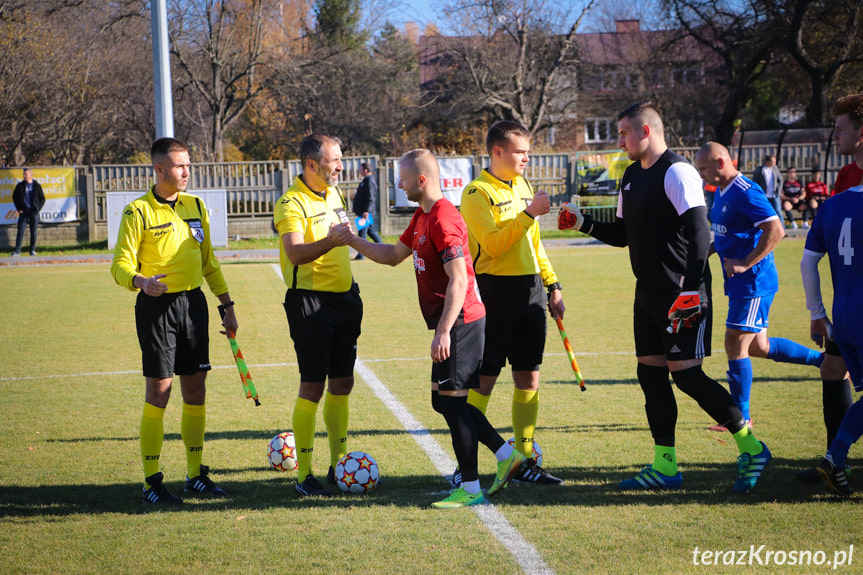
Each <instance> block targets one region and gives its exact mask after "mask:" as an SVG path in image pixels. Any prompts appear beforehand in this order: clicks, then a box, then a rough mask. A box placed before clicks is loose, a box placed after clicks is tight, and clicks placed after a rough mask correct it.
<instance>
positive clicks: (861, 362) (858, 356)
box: [836, 342, 863, 391]
mask: <svg viewBox="0 0 863 575" xmlns="http://www.w3.org/2000/svg"><path fill="white" fill-rule="evenodd" d="M836 343H837V344H838V345H839V351H841V352H842V359H844V360H845V367H847V368H848V375H850V376H851V383H853V384H854V389H855V390H856V391H863V347H857V346H856V345H852V344H850V343H840V342H836Z"/></svg>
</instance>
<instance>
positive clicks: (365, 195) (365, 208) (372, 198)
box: [353, 162, 381, 260]
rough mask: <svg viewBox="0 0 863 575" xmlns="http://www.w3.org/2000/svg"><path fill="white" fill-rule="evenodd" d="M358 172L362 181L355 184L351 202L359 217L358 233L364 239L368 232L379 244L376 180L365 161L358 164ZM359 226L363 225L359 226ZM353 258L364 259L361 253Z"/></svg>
mask: <svg viewBox="0 0 863 575" xmlns="http://www.w3.org/2000/svg"><path fill="white" fill-rule="evenodd" d="M360 173H361V174H362V176H363V181H361V182H360V185H359V186H357V192H356V194H354V202H353V211H354V214H355V215H356V216H357V218H359V221H357V228H358V230H357V231H358V232H359V233H358V235H359V236H360V237H361V238H363V239H365V238H366V234H368V236H369V237H370V238H371V239H372V241H373V242H375V243H376V244H379V243H381V237H380V236H379V235H378V232H377V231H376V229H375V228H376V222H375V202H376V201H377V198H378V182H377V180H376V179H375V175H374V173H373V172H372V171H371V169H370V168H369V165H368V163H367V162H363V163H362V164H360ZM368 218H371V222H369V221H368ZM360 226H365V227H362V228H360ZM354 259H355V260H361V259H364V258H363V254H357V255H356V257H355V258H354Z"/></svg>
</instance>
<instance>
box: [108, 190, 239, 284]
mask: <svg viewBox="0 0 863 575" xmlns="http://www.w3.org/2000/svg"><path fill="white" fill-rule="evenodd" d="M154 194H155V192H154V190H153V189H151V190H150V191H149V192H147V193H146V194H144V195H143V196H141V197H140V198H138V199H136V200H134V201H133V202H132V203H130V204H129V205H128V206H126V208H125V209H124V210H123V217H122V219H121V221H120V232H119V234H118V236H117V245H116V247H115V248H114V260H113V262H112V264H111V275H112V276H114V281H116V282H117V283H118V284H119V285H121V286H123V287H125V288H127V289H130V290H132V291H137V289H138V288H136V287H135V286H134V285H133V283H132V282H133V280H134V279H135V276H136V275H141V276H144V277H149V276H152V275H155V274H165V276H166V277H165V278H163V279H162V280H161V281H162V283H164V284H166V285H167V286H168V293H176V292H182V291H188V290H192V289H195V288H198V287H201V284H202V283H203V279H206V280H207V285H208V286H209V287H210V290H211V291H212V292H213V294H215V295H217V296H219V295H222V294H224V293H227V292H228V284H227V283H226V282H225V277H224V276H223V275H222V268H221V266H219V262H218V261H217V260H216V258H215V256H214V254H213V245H212V243H211V242H210V219H209V215H208V214H207V208H206V206H204V202H203V201H202V200H201V199H200V198H198V197H197V196H193V195H192V194H187V193H185V192H180V193H179V195H178V196H177V203H176V204H175V205H174V208H171V206H170V205H169V204H166V203H162V202H159V201H158V200H157V199H156V197H155V195H154Z"/></svg>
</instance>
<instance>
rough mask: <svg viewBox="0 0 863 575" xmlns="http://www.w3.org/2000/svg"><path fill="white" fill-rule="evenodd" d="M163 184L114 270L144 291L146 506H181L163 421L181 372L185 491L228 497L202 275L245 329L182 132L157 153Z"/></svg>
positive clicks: (125, 239) (141, 204) (134, 209)
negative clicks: (213, 444) (208, 438)
mask: <svg viewBox="0 0 863 575" xmlns="http://www.w3.org/2000/svg"><path fill="white" fill-rule="evenodd" d="M150 155H151V160H152V162H153V169H154V171H155V172H156V184H155V185H154V186H153V188H152V189H151V190H150V191H149V192H147V193H146V194H145V195H143V196H141V197H140V198H138V199H137V200H135V201H133V202H132V203H131V204H129V205H128V206H126V208H125V209H124V210H123V217H122V220H121V222H120V232H119V235H118V238H117V246H116V248H115V249H114V261H113V263H112V265H111V275H113V276H114V280H115V281H116V282H117V283H118V284H120V285H121V286H123V287H125V288H128V289H130V290H132V291H138V292H139V293H138V299H137V301H136V303H135V325H136V327H137V330H138V341H139V343H140V345H141V354H142V363H143V369H144V378H145V381H146V392H145V396H144V414H143V417H142V418H141V456H142V458H143V460H144V477H145V480H144V481H145V486H144V499H143V500H144V502H145V503H158V504H175V505H176V504H180V503H182V499H180V498H179V497H177V496H175V495H174V494H172V493H171V492H170V491H168V489H167V488H166V487H165V486H164V484H163V478H164V477H163V474H162V472H161V471H159V456H160V455H161V451H162V441H163V423H162V422H163V418H164V414H165V407H166V406H167V405H168V398H169V397H170V395H171V384H172V382H173V375H174V374H175V373H176V374H177V375H179V376H180V390H181V392H182V395H183V415H182V420H181V423H180V429H181V435H182V438H183V443H184V444H185V446H186V463H187V475H186V485H185V489H184V491H185V492H186V493H194V494H197V493H205V494H212V495H225V492H224V490H222V489H221V488H219V487H217V486H216V485H215V484H214V483H213V481H212V480H211V479H210V478H209V476H208V475H209V468H208V467H207V466H206V465H202V464H201V461H202V460H203V449H204V421H205V408H204V399H205V396H206V385H205V381H206V378H207V371H209V370H210V355H209V344H210V341H209V312H208V309H207V300H206V298H205V297H204V294H203V292H201V284H202V283H203V280H204V279H206V280H207V285H208V286H209V287H210V290H211V291H212V292H213V293H214V294H215V295H216V297H218V298H219V302H221V304H220V305H219V307H220V308H221V309H223V310H224V312H225V319H224V322H223V325H224V326H225V328H226V329H227V330H228V331H236V330H237V318H236V316H235V315H234V302H232V301H231V296H230V295H229V294H228V286H227V284H226V283H225V278H224V276H222V270H221V268H220V267H219V262H218V261H217V260H216V258H215V256H214V255H213V246H212V244H211V243H210V221H209V216H208V214H207V208H206V207H205V206H204V202H202V201H201V200H200V198H197V197H195V196H193V195H191V194H187V193H185V190H186V184H187V183H188V181H189V166H190V164H189V151H188V148H187V147H186V145H185V144H184V143H183V142H181V141H179V140H175V139H173V138H160V139H158V140H156V141H155V142H153V147H152V150H151V153H150Z"/></svg>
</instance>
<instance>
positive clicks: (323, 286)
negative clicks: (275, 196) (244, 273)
mask: <svg viewBox="0 0 863 575" xmlns="http://www.w3.org/2000/svg"><path fill="white" fill-rule="evenodd" d="M299 156H300V162H302V166H303V173H302V174H300V176H299V177H297V178H296V179H295V180H294V183H293V184H292V185H291V187H290V188H288V191H287V192H285V194H284V195H283V196H282V197H281V198H280V199H279V201H278V202H277V203H276V209H275V214H274V217H273V223H274V225H275V226H276V229H277V230H278V231H279V235H280V236H281V240H282V241H281V244H280V250H279V251H280V260H281V265H282V276H283V277H284V280H285V284H286V285H287V286H288V290H287V292H286V293H285V313H286V315H287V317H288V326H289V327H290V331H291V339H292V340H293V341H294V349H295V350H296V352H297V361H298V362H299V367H300V390H299V394H298V396H297V402H296V404H295V405H294V414H293V431H294V439H295V440H296V444H297V465H298V473H297V477H298V479H297V485H296V489H297V493H299V495H300V497H308V496H321V497H329V496H331V495H332V493H331V492H330V491H329V489H327V488H326V487H324V486H323V485H321V483H320V482H319V481H318V480H317V479H316V478H315V476H314V474H313V473H312V453H313V449H314V445H315V420H316V419H317V411H318V403H319V402H320V401H321V399H324V410H323V411H324V423H325V424H326V427H327V438H328V439H329V444H330V469H329V473H328V474H327V481H328V482H329V483H331V484H335V482H336V480H335V472H334V469H335V466H336V464H337V463H338V461H339V459H340V458H341V457H342V456H343V455H344V454H345V453H347V441H348V397H349V395H350V393H351V390H352V389H353V387H354V362H355V361H356V357H357V338H359V336H360V323H361V322H362V319H363V302H362V300H361V299H360V289H359V287H358V286H357V284H356V282H354V280H353V276H352V275H351V262H350V254H349V253H348V247H347V243H348V242H349V241H350V240H351V239H352V238H353V237H354V234H353V232H352V231H351V227H350V224H349V223H348V215H347V211H346V208H345V203H344V198H342V194H341V192H340V191H339V188H338V186H337V184H338V181H339V174H340V173H341V172H342V150H341V142H340V141H339V140H338V139H337V138H333V137H330V136H326V135H323V134H311V135H309V136H306V137H305V138H303V141H302V143H301V144H300V153H299ZM325 382H326V395H325V390H324V384H325Z"/></svg>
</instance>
